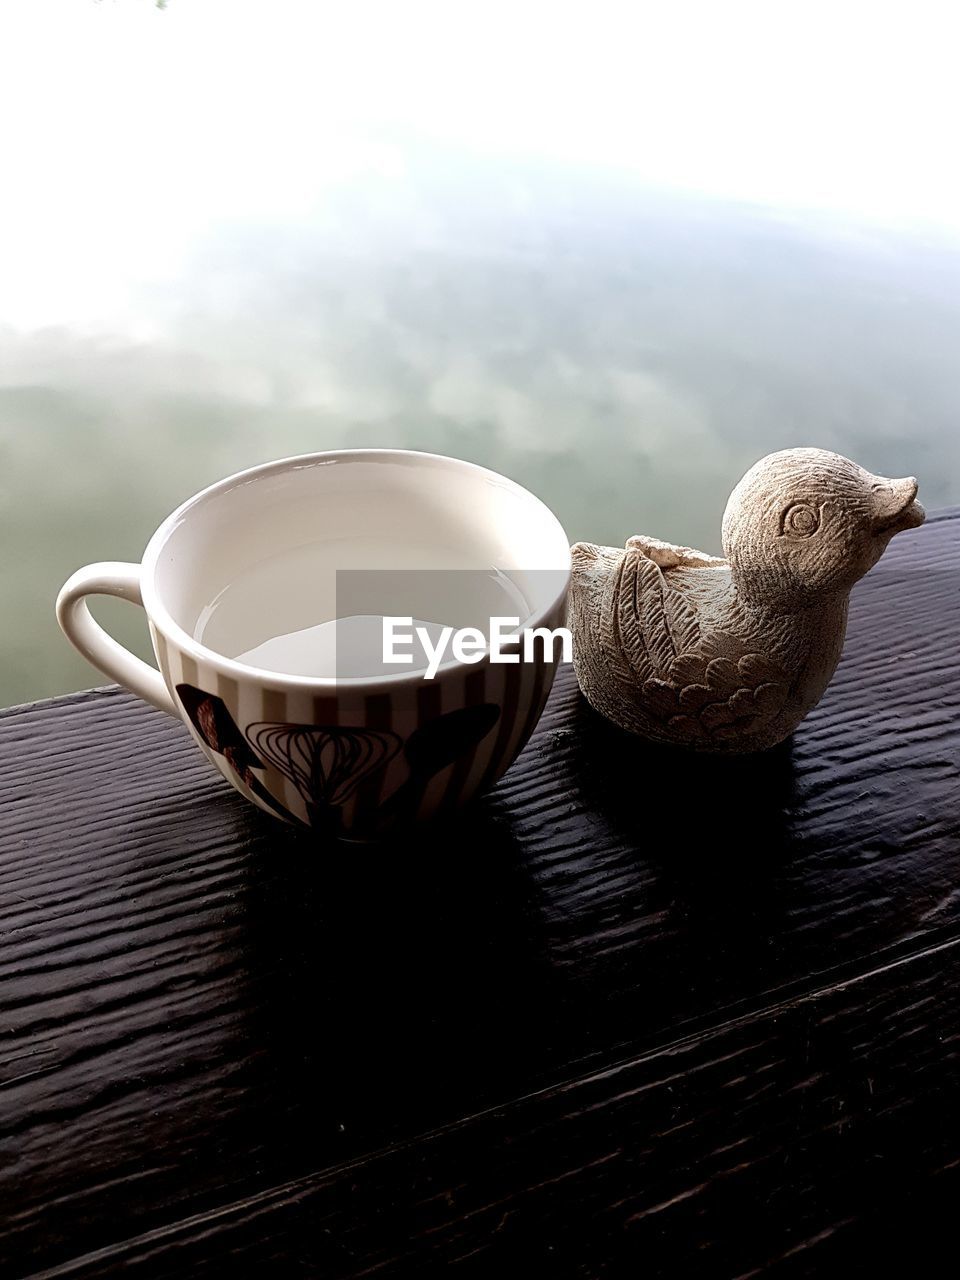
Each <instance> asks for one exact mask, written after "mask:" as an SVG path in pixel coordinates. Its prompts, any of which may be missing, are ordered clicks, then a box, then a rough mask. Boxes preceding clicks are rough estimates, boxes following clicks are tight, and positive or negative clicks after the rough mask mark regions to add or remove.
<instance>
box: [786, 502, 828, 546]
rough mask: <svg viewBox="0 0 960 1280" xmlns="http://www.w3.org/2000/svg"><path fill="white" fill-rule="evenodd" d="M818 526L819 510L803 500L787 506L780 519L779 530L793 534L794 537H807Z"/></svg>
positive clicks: (814, 531)
mask: <svg viewBox="0 0 960 1280" xmlns="http://www.w3.org/2000/svg"><path fill="white" fill-rule="evenodd" d="M819 528H820V512H819V511H818V510H817V509H816V507H810V506H807V504H806V503H805V502H795V503H794V504H793V506H792V507H787V509H786V511H785V512H784V513H783V518H782V519H781V521H780V532H781V533H789V534H793V536H794V537H795V538H809V537H810V535H811V534H813V533H816V532H817V530H818V529H819Z"/></svg>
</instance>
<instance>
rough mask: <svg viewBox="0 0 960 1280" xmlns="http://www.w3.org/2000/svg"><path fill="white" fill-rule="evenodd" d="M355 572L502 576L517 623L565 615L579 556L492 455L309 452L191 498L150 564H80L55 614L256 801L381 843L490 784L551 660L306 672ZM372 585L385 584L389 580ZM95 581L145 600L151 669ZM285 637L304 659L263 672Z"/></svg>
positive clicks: (524, 734)
mask: <svg viewBox="0 0 960 1280" xmlns="http://www.w3.org/2000/svg"><path fill="white" fill-rule="evenodd" d="M334 571H336V573H335V572H334ZM345 571H352V572H354V573H362V572H363V571H369V572H371V573H373V574H375V575H376V574H381V575H383V574H387V575H390V574H396V573H399V574H401V575H402V574H405V573H409V574H413V575H414V576H415V581H416V582H419V583H420V584H421V586H422V583H423V582H424V581H425V580H427V579H426V578H425V575H430V574H432V573H434V572H442V573H444V574H446V575H448V577H447V578H445V579H444V581H445V582H449V581H450V577H449V575H451V574H452V575H454V576H456V575H459V574H462V575H463V577H462V579H458V580H461V581H462V583H464V584H467V585H466V586H464V587H463V589H461V591H460V596H464V598H470V597H471V596H472V595H474V594H475V593H473V589H472V587H470V586H469V584H470V583H471V582H474V581H478V580H479V581H481V582H483V581H486V580H487V577H489V575H491V574H494V575H505V579H504V580H507V579H509V581H510V582H511V583H513V584H519V586H518V587H517V590H518V591H519V593H520V595H521V596H522V599H523V603H524V605H525V610H524V609H521V610H520V611H519V612H518V616H521V617H522V625H523V626H524V627H527V628H533V627H542V628H548V629H550V630H554V629H556V628H558V627H560V626H562V624H563V622H564V620H565V618H564V615H565V608H566V592H567V585H568V580H569V571H570V552H569V543H568V539H567V536H566V534H565V533H564V531H563V528H562V527H561V525H560V523H559V521H558V520H557V518H556V516H555V515H554V514H553V513H552V512H551V511H550V510H549V508H548V507H546V506H545V505H544V504H543V503H542V502H541V501H540V500H539V499H538V498H536V497H535V496H534V495H533V494H531V493H529V492H528V491H527V490H526V489H524V488H522V487H521V486H520V485H518V484H516V483H514V482H513V481H511V480H508V479H506V478H505V477H503V476H500V475H497V474H496V473H495V472H493V471H488V470H486V469H485V468H483V467H479V466H476V465H474V464H472V463H468V462H463V461H460V460H458V459H455V458H446V457H440V456H438V455H435V454H428V453H414V452H408V451H405V450H379V449H358V450H346V451H342V452H334V453H317V454H309V455H305V456H302V457H295V458H287V459H283V460H281V461H278V462H271V463H267V464H266V465H264V466H259V467H253V468H251V469H250V470H248V471H243V472H240V473H239V474H237V475H234V476H230V477H229V478H227V479H226V480H221V481H220V482H219V483H218V484H215V485H212V486H211V487H210V488H208V489H205V490H203V491H202V492H201V493H199V494H197V495H196V496H195V497H193V498H190V499H189V500H188V501H187V502H185V503H183V505H182V506H180V507H178V508H177V510H176V511H174V512H173V514H172V515H170V516H169V517H168V518H167V519H166V520H165V521H164V522H163V524H161V525H160V527H159V529H157V531H156V533H155V534H154V535H153V537H152V538H151V539H150V542H149V543H148V545H147V548H146V551H145V553H144V557H143V561H142V563H141V564H121V563H103V564H93V565H88V566H87V567H86V568H85V569H80V570H79V571H78V572H77V573H75V574H74V575H73V576H72V577H71V578H70V579H69V581H68V582H67V583H66V584H65V585H64V587H63V589H62V590H61V592H60V595H59V598H58V600H57V618H58V620H59V622H60V626H61V628H62V629H63V632H64V634H65V635H66V636H67V638H68V639H69V640H70V641H71V643H72V644H73V645H74V646H75V647H76V648H77V649H78V650H79V651H80V653H82V654H83V655H84V657H86V658H87V659H88V660H89V661H90V662H92V663H93V665H94V666H96V667H98V668H99V669H100V670H101V671H102V672H104V673H105V674H106V675H108V676H109V677H111V678H112V679H114V680H116V681H118V682H119V683H120V684H122V685H125V686H126V687H127V688H128V689H130V690H132V692H134V693H136V694H138V695H139V696H140V697H141V698H143V699H145V700H146V701H147V702H149V703H151V704H152V705H153V706H154V707H158V708H159V709H160V710H161V711H166V712H168V713H169V714H170V715H174V716H179V717H180V718H181V719H182V720H183V721H184V723H185V724H186V726H187V728H188V729H189V731H190V732H191V734H192V735H193V737H194V739H195V740H196V742H197V743H198V744H199V746H200V748H201V750H202V751H203V752H204V754H205V755H206V756H207V757H208V758H209V759H210V760H211V761H212V762H213V764H215V765H216V767H217V768H218V769H219V770H220V772H221V773H222V774H223V776H224V777H225V778H226V779H227V781H229V782H230V783H231V784H232V785H233V786H234V787H235V788H236V789H237V790H238V791H239V792H240V793H241V794H242V795H244V796H246V797H247V799H249V800H252V801H253V802H254V803H255V804H257V805H259V806H260V808H262V809H265V810H266V811H267V812H269V813H271V814H274V815H275V816H277V817H280V818H284V819H286V820H288V821H292V822H298V823H303V824H307V825H309V826H311V827H313V828H315V829H319V830H322V831H324V832H328V833H331V834H336V835H342V836H347V837H354V838H371V837H376V836H378V835H380V834H381V833H383V832H384V831H386V830H388V829H389V828H390V827H392V826H393V825H394V824H396V823H399V822H406V821H410V820H415V819H423V818H427V817H431V816H434V815H436V814H440V813H447V812H451V811H453V810H455V809H456V808H458V807H459V806H460V805H462V804H463V803H465V802H466V801H467V800H469V799H470V798H471V797H473V796H475V795H477V794H478V793H480V792H482V791H483V790H485V789H486V788H487V787H489V786H490V785H491V784H492V783H493V782H494V781H496V779H497V778H498V777H499V776H500V775H501V774H502V773H503V772H504V771H505V770H506V769H507V768H508V767H509V766H510V764H511V763H512V762H513V761H514V759H515V758H516V756H517V755H518V753H519V752H520V750H521V749H522V747H523V746H524V744H525V742H526V741H527V738H528V737H529V735H530V733H531V731H532V730H533V728H534V726H535V724H536V722H537V720H538V718H539V716H540V713H541V711H542V709H543V705H544V703H545V701H546V698H547V694H548V693H549V691H550V686H551V684H552V682H553V676H554V672H555V661H554V651H553V650H551V649H550V647H549V646H547V645H541V646H538V647H536V648H534V649H533V652H532V653H526V652H525V653H524V654H523V655H519V656H520V658H521V660H519V661H511V660H506V661H504V660H501V661H499V662H498V661H495V660H494V656H495V655H494V654H493V653H492V652H491V651H490V649H489V647H488V648H487V649H486V650H485V651H484V652H483V653H482V654H481V655H480V656H479V657H478V656H477V655H476V653H474V654H473V655H471V657H470V660H458V659H457V658H456V657H450V656H448V657H447V658H446V660H444V661H443V662H441V663H440V664H439V666H438V669H437V670H436V672H435V675H434V676H433V678H432V679H427V678H426V676H425V672H424V670H423V669H422V667H417V666H414V667H413V668H411V667H407V668H406V669H404V667H403V666H397V667H396V668H395V669H393V668H391V669H389V670H386V669H382V670H379V671H377V672H376V673H369V672H368V673H364V672H362V671H361V672H360V673H359V674H349V675H344V674H343V673H342V668H341V666H340V665H339V664H338V665H337V666H335V667H333V668H323V669H320V668H318V671H319V672H320V673H319V674H318V671H311V670H310V669H309V667H307V668H305V669H300V668H299V667H298V666H297V665H296V664H297V662H302V660H303V654H304V652H306V651H308V650H309V649H310V644H309V643H307V644H305V643H304V639H303V638H304V637H306V638H307V641H310V638H311V636H312V634H313V633H312V632H311V630H310V628H311V627H316V626H317V624H324V623H327V622H329V621H330V620H331V619H333V618H334V617H336V598H337V588H336V586H335V585H334V578H335V577H339V575H340V573H342V572H345ZM417 575H419V576H417ZM471 575H481V579H476V578H475V577H471ZM483 575H486V577H484V576H483ZM429 581H431V582H432V581H433V579H432V578H431V579H429ZM374 583H375V584H377V583H379V584H380V586H379V589H381V590H382V578H376V576H375V577H374ZM96 594H100V595H112V596H119V597H121V598H122V599H125V600H130V601H133V602H134V603H137V604H140V605H142V606H143V608H144V610H145V611H146V614H147V619H148V623H149V628H150V635H151V638H152V641H153V648H154V652H155V654H156V658H157V663H158V665H159V668H160V670H159V671H157V670H155V669H154V668H153V667H151V666H150V665H148V664H147V663H145V662H143V661H141V660H140V659H139V658H137V657H135V656H134V655H133V654H131V653H129V652H128V651H127V650H126V649H124V648H123V647H122V646H121V645H120V644H118V642H117V641H116V640H114V639H113V638H112V637H111V636H109V635H108V634H107V633H106V632H105V631H104V630H103V629H102V628H101V627H100V626H99V625H98V624H97V623H96V622H95V621H94V619H93V618H92V616H91V614H90V612H89V610H88V608H87V605H86V600H85V597H87V596H88V595H96ZM394 594H395V595H396V593H394ZM455 594H456V593H454V595H455ZM421 595H422V591H421ZM451 598H452V597H451ZM398 600H399V609H398V612H403V613H407V614H410V615H411V616H413V615H415V614H416V613H417V612H418V603H419V602H415V603H414V605H413V606H411V607H410V608H408V609H404V608H403V600H402V592H401V593H400V597H398ZM396 603H397V601H393V602H392V603H391V611H392V609H393V607H395V605H396ZM462 604H463V601H462V600H461V601H460V602H459V603H458V604H457V606H456V608H455V609H454V612H456V609H459V608H460V607H461V606H462ZM424 608H425V609H427V611H429V609H430V608H431V606H430V605H426V606H424ZM448 608H454V606H453V605H449V606H448ZM369 612H370V614H371V615H373V614H375V613H377V612H387V610H378V608H377V607H376V606H374V607H372V608H371V609H370V610H369ZM419 612H420V616H421V617H425V616H427V613H426V612H424V611H423V610H422V609H421V610H419ZM524 613H525V616H523V615H524ZM433 615H434V616H433V621H443V622H446V621H451V622H453V623H459V621H460V619H458V618H457V617H454V618H450V619H447V618H443V617H441V618H439V619H438V618H437V617H436V608H435V607H434V608H433ZM337 625H339V624H337ZM291 635H292V636H293V637H294V639H295V640H296V643H297V646H299V647H297V648H296V653H295V658H296V660H295V661H291V664H290V669H287V668H284V669H280V670H274V669H271V666H270V663H271V654H275V653H277V652H280V653H283V652H289V653H291V654H294V648H291V643H292V642H290V636H291ZM277 637H280V640H278V639H277ZM278 644H279V645H280V648H279V650H278V649H277V645H278ZM284 646H286V649H285V648H284ZM517 648H518V650H519V641H518V642H517Z"/></svg>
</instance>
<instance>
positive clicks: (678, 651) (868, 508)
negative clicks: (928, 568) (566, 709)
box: [570, 449, 924, 752]
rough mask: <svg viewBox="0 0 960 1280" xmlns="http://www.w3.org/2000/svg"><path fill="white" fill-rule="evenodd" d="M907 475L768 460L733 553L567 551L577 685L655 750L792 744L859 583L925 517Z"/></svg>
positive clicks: (638, 540)
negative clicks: (662, 747) (786, 740)
mask: <svg viewBox="0 0 960 1280" xmlns="http://www.w3.org/2000/svg"><path fill="white" fill-rule="evenodd" d="M916 496H917V482H916V480H915V479H913V478H912V477H910V478H908V479H903V480H887V479H884V478H883V477H882V476H875V475H871V473H870V472H869V471H865V470H864V469H863V468H862V467H860V466H858V465H857V464H856V463H855V462H851V461H850V460H849V459H848V458H843V457H841V456H840V455H839V454H837V453H830V452H828V451H827V450H825V449H784V450H782V451H781V452H779V453H771V454H768V455H767V457H765V458H761V459H760V461H759V462H757V463H756V464H755V465H754V466H753V467H751V468H750V470H749V471H748V472H747V474H746V475H745V476H744V477H743V479H742V480H741V481H740V483H739V484H738V485H737V486H736V488H735V489H734V490H733V493H732V494H731V495H730V499H729V501H728V502H727V506H726V510H725V512H724V515H723V529H722V538H723V550H724V553H725V555H724V557H723V558H720V557H717V556H710V555H705V554H704V553H703V552H702V551H694V550H692V549H691V548H689V547H675V546H673V545H671V544H670V543H668V542H661V541H659V540H658V539H657V538H647V537H643V536H637V537H633V538H629V539H628V540H627V543H626V546H625V548H624V549H623V550H620V549H619V548H615V547H600V546H595V545H593V544H592V543H589V542H578V543H577V544H576V545H575V546H574V547H573V548H572V557H573V574H572V580H571V588H570V627H571V631H572V633H573V654H574V665H575V668H576V673H577V679H578V681H579V683H580V688H581V690H582V691H583V693H584V695H585V697H586V699H587V701H588V702H589V703H590V704H591V705H592V706H593V707H594V708H595V710H597V711H599V712H600V713H601V714H602V715H604V716H606V717H607V719H609V720H612V721H613V722H614V723H615V724H618V725H620V726H621V727H622V728H624V729H627V730H629V731H630V732H632V733H637V734H641V735H642V736H643V737H646V738H650V739H652V740H654V741H656V742H661V743H669V744H673V745H676V746H683V747H691V748H694V749H696V750H699V751H716V752H746V751H759V750H763V749H765V748H767V747H772V746H775V745H776V744H777V743H778V742H782V741H783V739H784V738H786V737H788V736H789V735H790V734H791V733H792V732H793V730H794V729H795V728H796V726H797V725H798V724H799V722H800V721H801V720H802V719H803V717H804V716H805V715H806V714H807V712H809V711H810V710H811V709H812V708H813V707H814V706H816V704H817V702H818V701H819V700H820V698H821V696H822V694H823V691H824V690H825V689H826V687H827V685H828V684H829V682H830V679H831V677H832V676H833V673H834V670H835V669H836V666H837V663H838V662H839V660H840V654H841V651H842V649H843V639H844V633H845V631H846V624H847V602H848V598H849V595H850V591H851V589H852V588H853V586H854V584H855V583H856V582H857V581H858V580H859V579H860V578H862V577H863V575H864V574H865V573H866V572H867V570H868V569H870V568H872V566H873V565H875V564H876V563H877V561H878V560H879V559H880V557H881V556H882V555H883V552H884V550H885V549H886V546H887V544H888V542H889V541H890V539H891V538H892V537H893V535H894V534H896V533H900V532H901V531H903V530H905V529H913V528H915V527H916V526H918V525H920V524H922V523H923V520H924V511H923V508H922V507H921V506H920V504H919V503H918V502H917V501H916Z"/></svg>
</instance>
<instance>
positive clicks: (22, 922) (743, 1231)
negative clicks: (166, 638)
mask: <svg viewBox="0 0 960 1280" xmlns="http://www.w3.org/2000/svg"><path fill="white" fill-rule="evenodd" d="M958 565H960V513H956V512H944V513H940V514H939V515H937V516H936V517H934V518H932V519H931V520H930V521H929V523H928V524H927V525H926V526H925V527H924V528H923V529H921V530H918V531H916V532H915V533H911V534H906V535H903V536H902V537H900V538H898V539H896V541H895V542H894V544H893V545H892V546H891V549H890V551H889V552H888V554H887V556H886V557H885V559H884V561H883V562H881V565H880V566H878V568H877V569H876V570H874V572H873V573H872V574H871V575H870V576H869V577H868V578H867V579H866V580H865V581H864V582H863V583H862V584H861V586H860V587H859V588H858V590H857V592H856V595H855V600H854V606H853V610H852V616H851V625H850V631H849V636H848V643H847V650H846V654H845V657H844V660H843V662H842V664H841V667H840V669H839V671H838V673H837V676H836V678H835V680H834V682H833V684H832V685H831V687H830V689H829V691H828V693H827V695H826V697H825V698H824V700H823V702H822V703H821V705H820V706H819V707H818V708H817V710H816V711H815V712H814V713H813V714H812V715H811V716H810V717H809V719H808V720H807V721H806V722H805V723H804V724H803V725H802V726H801V728H800V730H799V731H798V732H797V734H796V735H795V737H794V739H793V741H792V742H791V743H790V744H788V745H786V746H785V747H784V748H782V749H779V750H777V751H775V752H772V753H768V754H766V755H764V756H759V757H752V758H744V759H741V760H721V761H711V760H705V759H701V758H693V757H687V756H682V755H680V756H677V755H673V754H671V753H669V752H665V751H663V750H660V749H652V748H650V747H647V746H645V745H644V744H642V743H640V742H637V741H635V740H631V739H629V738H627V737H626V736H624V735H623V734H621V733H620V732H619V731H617V730H614V729H613V728H611V727H609V726H607V725H606V724H604V723H603V722H601V721H599V720H598V719H597V718H596V717H595V716H594V715H593V714H592V713H591V712H590V711H589V709H587V708H586V707H585V706H584V704H583V703H582V701H581V700H580V698H579V696H578V695H577V693H576V690H575V686H574V683H573V681H572V677H571V673H570V672H569V671H565V672H563V673H562V675H561V677H560V679H559V681H558V685H557V688H556V690H555V692H554V694H553V696H552V698H551V701H550V704H549V706H548V710H547V712H546V714H545V716H544V718H543V720H542V722H541V724H540V726H539V728H538V730H537V733H536V735H535V736H534V738H533V740H532V741H531V743H530V745H529V746H528V748H527V750H526V751H525V753H524V755H523V756H522V757H521V759H520V760H519V761H518V762H517V764H516V765H515V767H514V768H513V769H512V770H511V771H510V773H509V774H508V775H507V777H506V778H505V779H504V780H503V782H502V783H501V784H500V785H499V786H498V787H497V789H496V790H495V792H494V793H493V794H492V795H491V796H490V797H489V798H488V799H486V800H485V801H483V802H482V803H480V804H479V805H477V806H475V807H474V808H473V809H472V810H470V811H469V812H468V813H467V814H465V815H463V816H462V817H461V818H460V819H459V820H457V821H456V822H454V823H452V824H450V825H448V826H447V827H445V828H438V829H436V830H434V831H432V832H429V833H426V834H423V833H421V834H418V835H417V837H416V838H415V839H411V840H409V841H408V842H406V843H404V842H395V843H392V844H390V845H386V846H383V847H380V848H362V847H359V848H358V847H330V846H323V845H320V844H318V843H316V842H315V841H311V839H310V837H309V836H308V835H307V834H305V833H301V832H295V831H292V830H288V829H286V828H284V827H282V826H280V825H279V824H277V823H275V822H274V821H272V820H271V819H270V818H268V817H266V816H265V815H261V814H260V813H258V812H257V811H255V810H254V809H252V808H251V807H249V806H248V805H246V804H245V803H244V802H243V801H242V800H240V799H239V797H237V796H236V795H234V793H233V792H232V791H230V789H229V788H228V787H227V786H226V784H224V783H222V782H221V781H220V780H219V779H218V778H217V777H216V775H215V774H214V773H213V772H212V770H210V768H209V766H208V765H207V764H206V762H205V761H204V760H203V759H202V758H201V757H200V755H199V753H198V752H197V751H196V749H195V748H194V747H193V746H192V744H191V743H190V742H189V741H188V740H187V736H186V733H185V731H184V730H183V729H182V728H180V727H179V726H178V725H177V724H176V723H175V722H174V721H172V720H169V719H167V718H166V717H164V716H163V715H161V714H160V713H158V712H155V711H152V710H151V709H149V708H147V707H145V706H143V705H142V704H140V703H138V702H137V701H136V700H135V699H133V698H131V697H130V696H128V695H127V694H125V693H123V692H121V691H119V690H116V689H110V690H103V691H96V692H89V693H83V694H77V695H74V696H72V697H70V698H65V699H60V700H57V701H54V702H48V703H40V704H37V705H35V706H31V707H25V708H15V709H12V710H10V711H8V712H6V713H3V714H2V716H0V1275H2V1276H4V1277H6V1276H12V1277H16V1276H28V1275H38V1274H42V1275H58V1276H59V1275H63V1276H67V1275H70V1276H74V1275H75V1276H100V1275H107V1274H112V1273H114V1272H116V1271H118V1270H120V1269H121V1268H122V1269H125V1270H130V1271H132V1272H134V1273H136V1274H142V1275H150V1276H184V1275H202V1276H207V1275H210V1276H214V1275H221V1274H233V1275H238V1276H247V1275H256V1276H260V1275H264V1276H267V1275H269V1276H286V1275H291V1276H314V1275H316V1276H323V1277H328V1276H329V1277H339V1276H358V1275H367V1274H377V1275H422V1274H425V1273H429V1272H430V1271H433V1270H437V1271H440V1270H445V1269H448V1268H450V1267H451V1266H454V1265H456V1266H457V1267H458V1269H459V1270H461V1271H462V1272H464V1273H465V1274H471V1275H474V1274H476V1275H500V1274H507V1275H511V1274H517V1275H523V1276H525V1277H531V1278H532V1277H539V1276H554V1275H556V1276H568V1275H569V1276H577V1277H593V1276H615V1275H629V1276H637V1275H643V1276H661V1275H662V1276H669V1277H673V1276H687V1275H690V1276H730V1277H734V1276H738V1277H740V1276H749V1275H755V1274H760V1273H770V1274H774V1275H785V1276H794V1275H824V1274H838V1275H839V1274H843V1275H848V1274H859V1273H860V1271H861V1269H862V1270H863V1272H864V1274H866V1273H870V1274H875V1273H876V1268H877V1266H878V1265H879V1263H880V1262H881V1261H882V1262H883V1263H885V1264H887V1265H890V1264H897V1263H898V1262H900V1263H901V1264H902V1266H903V1267H904V1268H905V1269H906V1270H908V1272H909V1274H919V1275H932V1274H940V1272H941V1270H943V1271H947V1270H949V1271H950V1273H951V1274H952V1272H953V1268H952V1267H948V1266H947V1265H946V1263H945V1261H944V1262H941V1261H938V1255H937V1252H936V1248H935V1244H936V1242H937V1241H939V1240H941V1239H944V1238H947V1237H948V1236H949V1233H950V1232H951V1231H953V1232H954V1233H955V1227H954V1223H955V1220H956V1209H957V1207H958V1205H960V1088H958V1085H960V1016H958V1015H960V981H958V979H960V658H958V652H957V636H958V633H960V574H958V572H957V566H958Z"/></svg>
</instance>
